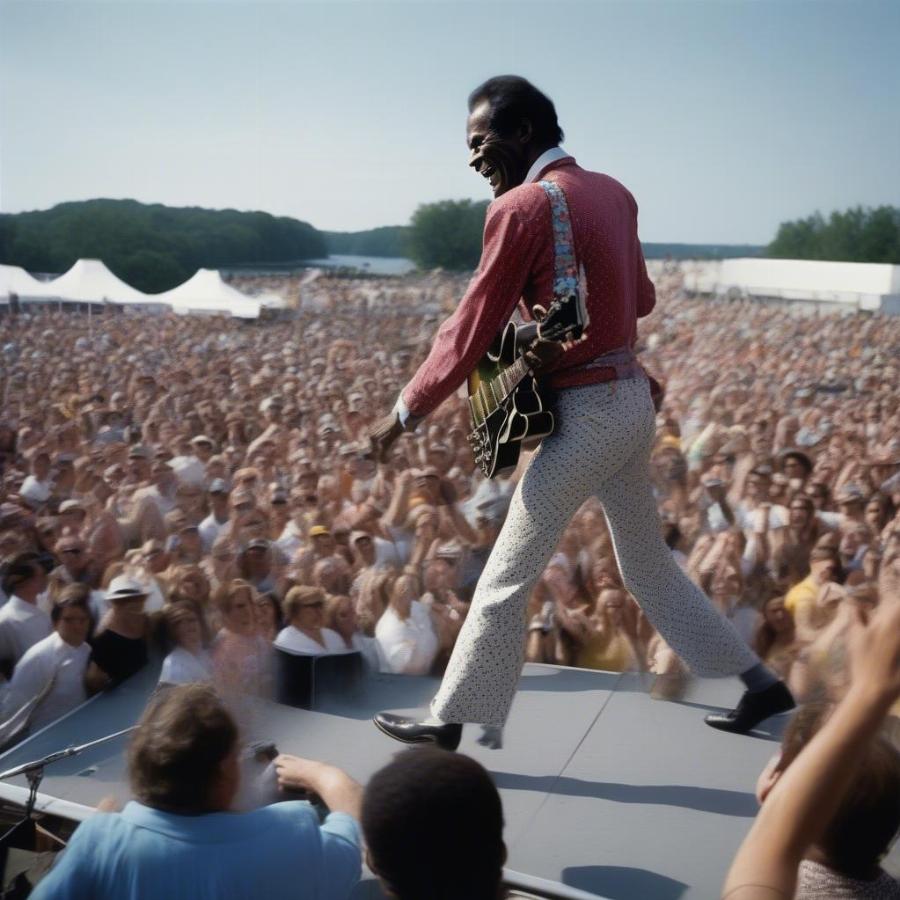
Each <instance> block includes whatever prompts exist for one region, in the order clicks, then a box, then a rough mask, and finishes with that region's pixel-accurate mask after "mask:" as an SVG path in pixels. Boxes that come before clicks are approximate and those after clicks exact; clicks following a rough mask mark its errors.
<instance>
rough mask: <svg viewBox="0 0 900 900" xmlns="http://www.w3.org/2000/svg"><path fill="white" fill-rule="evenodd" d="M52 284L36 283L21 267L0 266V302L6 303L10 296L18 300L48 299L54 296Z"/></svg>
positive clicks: (36, 280) (35, 279)
mask: <svg viewBox="0 0 900 900" xmlns="http://www.w3.org/2000/svg"><path fill="white" fill-rule="evenodd" d="M51 284H52V282H46V281H38V279H37V278H35V277H33V276H32V275H29V273H28V272H26V271H25V270H24V269H23V268H22V267H21V266H5V265H0V301H6V300H7V299H8V298H9V295H10V294H15V295H16V296H17V297H19V299H20V300H26V301H27V300H37V299H42V300H45V299H48V298H50V297H53V296H55V295H54V293H53V289H52V288H51V286H50V285H51Z"/></svg>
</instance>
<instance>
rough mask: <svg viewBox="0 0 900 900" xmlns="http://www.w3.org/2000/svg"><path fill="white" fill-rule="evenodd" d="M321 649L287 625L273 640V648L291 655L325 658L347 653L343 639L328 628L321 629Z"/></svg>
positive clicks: (315, 642) (297, 629)
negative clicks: (287, 651) (328, 655)
mask: <svg viewBox="0 0 900 900" xmlns="http://www.w3.org/2000/svg"><path fill="white" fill-rule="evenodd" d="M322 640H323V641H325V646H324V647H323V646H322V645H321V644H320V643H318V641H314V640H313V639H312V638H311V637H308V636H307V635H305V634H304V633H303V632H302V631H300V629H299V628H295V627H294V626H293V625H288V626H287V628H282V629H281V631H279V632H278V636H277V637H276V638H275V646H276V647H279V648H280V649H282V650H289V651H290V652H291V653H303V654H304V655H306V656H326V655H327V654H329V653H348V652H349V651H348V650H347V645H346V644H345V643H344V639H343V638H342V637H341V636H340V635H339V634H338V633H337V632H336V631H332V630H331V629H330V628H323V629H322Z"/></svg>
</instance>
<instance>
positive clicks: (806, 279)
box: [682, 258, 900, 313]
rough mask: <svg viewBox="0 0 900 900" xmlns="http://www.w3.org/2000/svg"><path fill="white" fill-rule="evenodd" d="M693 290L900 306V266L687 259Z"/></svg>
mask: <svg viewBox="0 0 900 900" xmlns="http://www.w3.org/2000/svg"><path fill="white" fill-rule="evenodd" d="M682 271H683V272H684V286H685V289H686V290H688V291H693V292H696V293H698V294H712V295H714V296H720V297H727V296H748V297H760V298H769V299H774V300H781V301H791V300H799V301H807V302H814V303H818V304H822V305H834V307H835V308H844V309H861V310H873V311H877V310H880V311H882V312H894V313H896V312H898V311H900V266H892V265H889V264H887V263H857V262H829V261H824V260H812V259H765V258H751V259H724V260H719V261H712V262H684V263H682Z"/></svg>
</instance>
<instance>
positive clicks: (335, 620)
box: [325, 594, 383, 672]
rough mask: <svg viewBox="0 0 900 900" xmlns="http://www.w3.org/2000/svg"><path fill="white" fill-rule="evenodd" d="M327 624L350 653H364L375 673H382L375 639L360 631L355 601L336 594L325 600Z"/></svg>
mask: <svg viewBox="0 0 900 900" xmlns="http://www.w3.org/2000/svg"><path fill="white" fill-rule="evenodd" d="M325 624H326V625H327V626H328V627H329V628H330V629H331V630H332V631H334V632H336V633H337V634H338V635H340V637H341V640H342V641H343V642H344V650H346V651H347V652H348V653H352V652H354V651H358V652H359V653H362V655H363V659H364V660H365V661H366V665H367V666H368V668H369V669H370V670H371V671H373V672H380V671H381V668H382V665H383V660H382V659H381V656H380V654H379V652H378V642H377V641H376V640H375V638H370V637H367V636H366V635H364V634H363V633H362V632H361V631H360V630H359V616H358V615H357V614H356V608H355V607H354V605H353V601H352V600H351V599H350V598H349V597H348V596H347V595H346V594H335V595H332V596H329V597H327V598H326V600H325Z"/></svg>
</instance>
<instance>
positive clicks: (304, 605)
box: [300, 600, 325, 609]
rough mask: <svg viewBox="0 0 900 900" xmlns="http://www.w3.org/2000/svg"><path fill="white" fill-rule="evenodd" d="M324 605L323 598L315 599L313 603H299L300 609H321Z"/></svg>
mask: <svg viewBox="0 0 900 900" xmlns="http://www.w3.org/2000/svg"><path fill="white" fill-rule="evenodd" d="M324 605H325V602H324V601H323V600H317V601H316V602H315V603H301V604H300V608H301V609H321V608H322V607H323V606H324Z"/></svg>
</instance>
